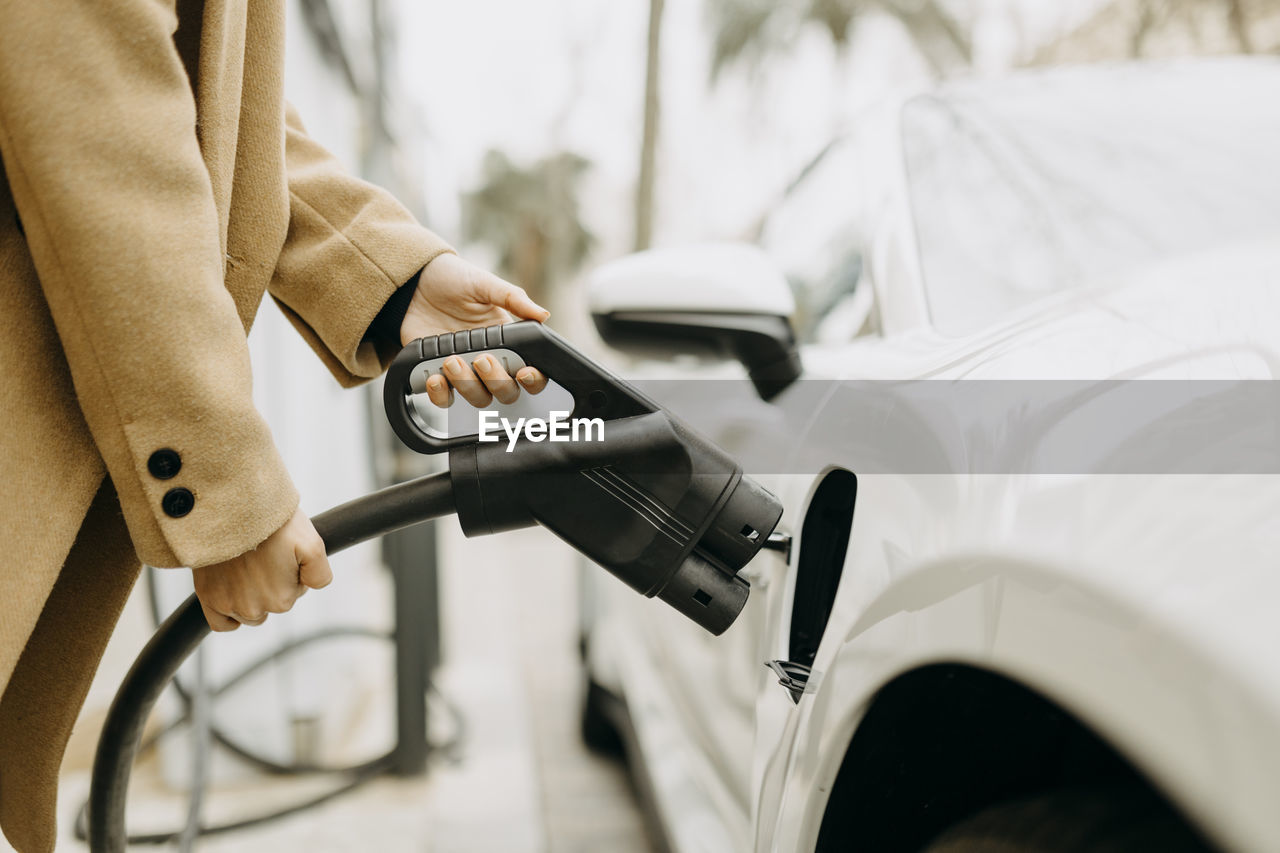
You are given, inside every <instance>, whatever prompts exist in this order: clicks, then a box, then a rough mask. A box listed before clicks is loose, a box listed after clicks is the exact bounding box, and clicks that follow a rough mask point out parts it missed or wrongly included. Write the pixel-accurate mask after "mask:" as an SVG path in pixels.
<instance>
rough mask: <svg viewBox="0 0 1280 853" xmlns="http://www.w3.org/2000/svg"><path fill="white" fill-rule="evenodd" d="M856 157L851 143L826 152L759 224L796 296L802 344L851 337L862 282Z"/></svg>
mask: <svg viewBox="0 0 1280 853" xmlns="http://www.w3.org/2000/svg"><path fill="white" fill-rule="evenodd" d="M858 167H859V164H858V161H857V152H856V151H855V150H854V146H853V144H852V142H851V141H850V140H848V139H844V138H838V139H835V140H833V141H832V142H831V143H829V144H828V145H827V146H826V147H825V148H823V149H822V150H821V151H820V152H819V153H818V154H817V155H816V156H815V157H814V158H813V159H812V160H811V161H810V162H809V163H808V164H806V165H805V166H804V167H803V168H802V169H801V170H799V172H798V173H797V175H796V176H795V178H793V180H792V182H791V184H790V186H788V187H787V188H786V190H785V191H784V193H783V194H782V197H781V199H780V201H779V202H778V203H777V204H776V205H775V206H774V207H773V208H772V209H771V211H770V212H769V215H768V217H767V218H766V219H765V220H764V222H762V223H761V227H760V244H761V245H762V246H763V247H764V248H765V250H766V251H768V252H769V254H770V256H771V257H773V258H775V259H776V260H777V261H778V263H779V264H780V266H781V268H782V271H783V273H784V274H785V275H786V277H787V281H788V282H789V283H790V285H791V290H792V292H793V293H794V295H795V299H796V314H795V318H794V319H795V326H796V334H797V336H798V337H799V338H800V340H801V341H802V342H804V343H812V342H815V341H817V340H819V339H820V338H822V337H827V338H829V337H831V336H842V337H852V336H853V335H854V334H856V333H857V332H858V331H860V330H864V329H865V328H867V327H869V326H870V324H868V323H859V324H858V325H859V328H858V329H852V328H849V329H846V328H845V327H846V326H849V325H851V324H850V323H843V324H842V323H841V318H842V317H843V316H844V314H845V313H847V312H846V311H845V309H846V308H847V306H849V305H850V304H851V303H852V302H853V294H854V292H855V291H856V290H857V289H858V284H859V282H860V281H861V280H862V266H863V260H862V250H861V245H860V243H859V241H858V240H857V238H856V231H857V229H856V221H857V215H858V211H857V210H856V203H857V199H858V198H859V194H858V192H857V190H858V184H859V180H858V176H857V169H858Z"/></svg>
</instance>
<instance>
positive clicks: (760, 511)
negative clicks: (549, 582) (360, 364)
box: [383, 321, 782, 634]
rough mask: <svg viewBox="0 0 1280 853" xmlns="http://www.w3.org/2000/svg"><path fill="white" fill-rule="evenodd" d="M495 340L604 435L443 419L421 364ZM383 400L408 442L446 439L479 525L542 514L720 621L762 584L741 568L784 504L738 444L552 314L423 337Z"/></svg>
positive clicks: (457, 485)
mask: <svg viewBox="0 0 1280 853" xmlns="http://www.w3.org/2000/svg"><path fill="white" fill-rule="evenodd" d="M485 350H490V351H502V352H508V353H514V354H515V355H516V356H518V357H519V358H521V359H523V361H524V362H525V363H526V364H532V365H536V366H537V367H538V369H539V370H541V371H542V372H543V373H545V374H546V375H547V376H548V377H550V378H551V379H552V380H554V381H555V382H557V383H558V384H559V385H560V386H561V387H563V388H564V389H565V390H566V391H568V392H569V393H570V394H571V395H572V396H573V400H574V406H573V410H572V411H571V412H570V413H569V417H570V418H571V419H574V418H588V419H592V418H598V419H599V420H600V421H601V422H602V429H600V430H599V432H598V435H595V436H592V437H591V440H585V438H584V439H583V440H571V441H562V442H552V441H541V442H534V441H530V440H529V439H528V438H521V439H518V440H517V441H516V443H515V445H514V446H509V445H507V444H506V443H505V442H494V443H483V442H480V441H479V440H478V438H477V436H475V435H468V436H444V435H440V434H438V433H435V432H433V431H432V430H431V429H430V428H429V427H428V426H427V425H426V424H425V422H424V420H423V419H422V418H421V417H420V416H419V415H418V413H417V410H416V405H417V403H416V399H415V398H416V397H418V396H420V395H419V394H418V393H417V392H418V390H419V388H418V387H417V385H418V383H415V382H413V376H414V369H415V368H416V367H418V366H419V365H421V364H423V363H424V362H429V361H432V360H434V359H439V358H442V357H447V356H449V355H468V356H474V355H475V354H476V353H478V352H480V351H485ZM383 402H384V404H385V407H386V411H387V418H388V420H389V421H390V423H391V425H392V428H393V429H395V431H396V434H397V435H398V436H399V437H400V439H401V440H402V441H403V442H404V443H405V444H406V445H408V446H409V447H411V448H413V449H414V450H418V451H420V452H423V453H439V452H446V451H447V452H448V454H449V472H450V477H451V478H452V481H453V494H454V501H455V504H456V511H457V514H458V521H459V522H460V523H461V525H462V530H463V532H464V533H465V534H466V535H467V536H480V535H485V534H489V533H500V532H502V531H506V530H514V529H517V528H521V527H531V526H533V525H535V524H538V525H541V526H543V527H545V528H547V529H548V530H550V531H551V532H553V533H555V534H556V535H557V536H559V537H560V538H561V539H563V540H564V541H565V542H567V543H568V544H570V545H571V546H573V547H574V548H575V549H577V550H578V551H580V552H581V553H583V554H585V555H586V556H587V557H589V558H590V559H591V560H592V561H594V562H595V563H597V564H598V565H600V566H602V567H603V568H605V569H607V570H608V571H610V572H611V573H613V574H614V575H616V576H617V577H619V578H620V579H621V580H622V581H623V582H625V583H626V584H627V585H628V586H630V587H631V588H632V589H635V590H636V591H637V592H640V593H642V594H644V595H646V596H656V597H658V598H660V599H662V600H663V601H665V602H667V603H668V604H670V605H671V606H672V607H674V608H676V609H677V610H679V611H680V612H681V613H683V614H684V615H686V616H688V617H689V618H690V619H693V620H694V621H695V622H697V623H698V624H699V625H701V626H702V627H704V628H706V629H707V630H708V631H710V632H711V633H713V634H720V633H723V632H724V630H725V629H726V628H728V627H729V625H731V624H732V623H733V620H734V619H735V618H737V615H738V613H739V612H740V611H741V610H742V607H743V605H745V604H746V601H747V595H748V593H749V592H750V587H749V585H748V584H747V582H746V581H745V580H743V579H742V578H739V577H738V576H737V572H738V570H739V569H741V568H742V567H743V566H745V565H746V564H747V563H748V562H749V561H750V560H751V558H752V557H754V556H755V555H756V552H758V551H759V550H760V548H761V546H762V545H764V543H765V541H766V540H767V539H768V538H769V534H771V533H772V532H773V529H774V527H775V526H776V525H777V523H778V519H779V518H780V517H781V515H782V506H781V505H780V504H779V503H778V501H777V500H776V499H775V498H774V497H773V496H772V495H771V494H769V493H768V492H767V491H765V490H764V489H763V488H761V487H760V486H759V485H757V484H756V483H755V482H754V481H752V480H751V479H749V478H747V477H744V476H743V474H742V469H741V467H739V465H738V463H737V462H736V461H734V459H733V458H732V457H731V456H729V455H728V454H727V453H725V452H724V451H723V450H721V449H720V448H719V447H717V446H716V445H715V444H713V443H712V442H711V441H709V440H707V439H706V438H704V437H703V436H702V435H700V434H699V433H697V432H696V431H695V430H694V429H693V428H691V427H689V426H688V425H687V424H685V423H683V422H682V421H680V420H678V419H676V418H674V417H673V416H671V415H670V414H669V413H668V412H667V411H666V410H664V409H663V408H662V407H661V406H659V405H658V404H657V403H655V402H654V401H653V400H651V399H649V397H647V396H646V395H644V394H643V393H641V392H640V391H639V390H638V389H637V388H635V387H634V386H633V385H631V384H630V383H628V382H626V381H625V380H623V379H620V378H619V377H617V376H614V375H613V374H612V373H610V372H609V371H607V370H606V369H605V368H603V367H602V366H600V365H599V364H597V363H596V362H594V361H592V360H591V359H589V358H587V357H586V356H584V355H583V354H582V353H580V352H578V351H577V350H576V349H574V348H573V347H572V346H571V345H570V344H569V343H568V342H567V341H565V340H564V339H563V338H561V337H560V336H559V335H557V334H556V333H555V332H553V331H551V330H550V329H548V328H547V327H546V326H543V325H542V324H540V323H534V322H531V321H525V322H520V323H512V324H509V325H505V326H490V327H489V328H486V329H472V330H469V331H464V332H457V333H453V334H448V335H440V336H438V337H435V338H423V339H421V340H417V341H414V342H412V343H411V344H409V345H408V346H407V347H405V349H404V350H403V351H402V352H401V353H400V355H399V356H397V357H396V359H395V360H394V361H393V362H392V365H391V367H390V369H389V370H388V371H387V378H386V384H385V385H384V389H383Z"/></svg>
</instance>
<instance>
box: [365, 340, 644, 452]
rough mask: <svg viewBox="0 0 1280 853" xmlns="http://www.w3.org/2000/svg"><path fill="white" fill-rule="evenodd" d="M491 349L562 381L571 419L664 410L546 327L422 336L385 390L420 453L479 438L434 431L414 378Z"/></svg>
mask: <svg viewBox="0 0 1280 853" xmlns="http://www.w3.org/2000/svg"><path fill="white" fill-rule="evenodd" d="M486 350H489V351H497V350H510V351H511V352H514V353H515V354H516V355H518V356H520V357H521V358H522V359H523V360H524V362H525V363H526V364H530V365H533V366H534V367H536V368H538V369H539V370H541V371H542V372H543V373H544V374H546V375H547V376H548V377H550V378H551V379H552V380H554V381H555V382H556V383H558V384H559V385H560V386H561V387H563V388H564V389H565V390H566V391H568V392H569V393H570V394H571V395H573V411H572V412H571V413H570V416H571V417H575V418H577V417H590V418H600V419H601V420H605V421H611V420H616V419H618V418H627V417H632V416H633V415H643V414H648V413H650V412H656V411H659V407H658V404H657V403H655V402H653V401H652V400H650V399H649V398H648V397H646V396H645V395H644V394H643V393H641V392H640V391H639V390H637V389H636V388H635V387H633V386H632V385H630V384H629V383H628V382H626V381H625V380H623V379H621V378H619V377H617V376H614V375H613V374H612V373H610V372H609V371H608V370H606V369H605V368H603V367H601V366H600V365H599V364H596V363H595V362H594V361H592V360H591V359H590V358H588V357H587V356H585V355H583V354H582V353H581V352H579V351H578V350H577V349H575V348H574V347H573V346H572V345H571V344H570V343H569V342H568V341H566V340H565V339H564V338H562V337H560V336H559V335H557V334H556V333H555V332H553V331H551V330H550V329H548V328H547V327H546V326H544V325H542V324H541V323H537V322H534V321H533V320H522V321H521V322H518V323H508V324H505V325H501V326H489V327H487V328H484V329H464V330H463V331H461V332H452V333H449V334H444V335H437V336H435V337H433V338H419V339H418V340H416V341H413V342H411V343H410V344H409V345H408V346H406V347H405V348H404V349H403V350H401V352H400V354H399V355H398V356H396V358H395V360H394V361H392V362H391V366H390V367H389V368H388V369H387V378H386V381H385V382H384V383H383V386H382V389H383V404H384V407H385V408H386V412H387V420H388V421H389V422H390V423H391V428H392V429H393V430H395V433H396V435H397V436H398V437H399V438H400V440H401V441H403V442H404V443H405V445H406V446H407V447H409V448H411V449H413V450H416V451H417V452H419V453H441V452H444V451H447V450H453V449H455V448H458V447H461V446H463V445H467V444H471V443H473V442H475V441H476V436H474V435H464V436H452V437H446V436H442V435H439V434H435V433H433V432H432V431H430V430H428V428H427V427H426V425H425V424H424V423H422V421H421V420H419V418H418V417H417V415H416V414H415V412H414V408H413V400H412V397H413V393H414V392H413V389H412V388H411V387H410V378H411V374H412V373H413V369H414V368H415V367H417V366H418V365H419V364H422V363H424V362H428V361H432V360H434V359H440V358H446V357H448V356H451V355H474V354H477V353H480V352H484V351H486Z"/></svg>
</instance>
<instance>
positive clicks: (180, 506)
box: [160, 488, 196, 518]
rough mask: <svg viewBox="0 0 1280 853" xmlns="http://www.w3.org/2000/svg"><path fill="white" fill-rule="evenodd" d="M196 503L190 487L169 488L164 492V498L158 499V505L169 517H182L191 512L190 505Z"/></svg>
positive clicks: (192, 505)
mask: <svg viewBox="0 0 1280 853" xmlns="http://www.w3.org/2000/svg"><path fill="white" fill-rule="evenodd" d="M195 505H196V496H195V495H193V494H191V490H190V489H183V488H177V489H170V490H169V491H167V492H165V493H164V499H163V500H162V501H160V506H161V507H163V508H164V512H165V515H168V516H170V517H171V518H182V517H183V516H184V515H186V514H187V513H189V512H191V509H192V507H194V506H195Z"/></svg>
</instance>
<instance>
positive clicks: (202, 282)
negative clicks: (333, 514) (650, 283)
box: [0, 0, 448, 853]
mask: <svg viewBox="0 0 1280 853" xmlns="http://www.w3.org/2000/svg"><path fill="white" fill-rule="evenodd" d="M283 28H284V0H176V7H175V0H40V2H29V0H0V158H3V175H2V176H0V691H2V692H0V825H3V829H4V832H5V835H6V836H7V837H8V838H9V840H10V842H12V843H13V844H14V846H16V847H17V849H18V850H20V851H22V853H43V851H48V850H51V849H52V847H53V843H54V836H55V825H54V823H55V822H54V810H55V796H56V788H57V777H58V765H59V762H60V760H61V757H62V754H63V751H64V749H65V747H66V743H67V739H68V737H69V735H70V731H71V727H72V724H73V723H74V721H75V718H76V714H77V712H78V710H79V708H80V706H81V704H82V702H83V700H84V696H85V693H86V691H87V689H88V686H89V683H90V680H91V678H92V676H93V673H94V670H95V668H96V667H97V664H98V660H99V658H100V656H101V654H102V651H103V648H104V646H105V645H106V641H107V638H108V636H109V635H110V633H111V630H112V628H113V626H114V624H115V622H116V619H117V618H118V615H119V612H120V609H121V607H122V606H123V604H124V601H125V598H126V597H127V595H128V592H129V589H130V587H131V586H132V584H133V582H134V580H135V577H136V575H137V572H138V568H139V564H140V561H145V562H147V563H150V564H152V565H156V566H201V565H206V564H210V563H215V562H219V561H221V560H224V559H226V558H229V557H232V556H234V555H237V554H239V553H242V552H244V551H246V550H248V549H250V548H252V547H254V546H255V545H256V544H257V543H259V542H260V541H261V540H263V539H265V538H266V537H267V536H268V535H269V534H270V533H272V532H273V531H275V530H276V529H277V528H279V527H280V526H281V525H282V524H283V523H284V521H285V520H287V519H288V518H289V517H290V516H291V515H292V513H293V512H294V510H295V509H296V507H297V504H298V496H297V493H296V492H295V490H294V488H293V486H292V484H291V482H290V479H289V475H288V473H287V472H286V471H285V468H284V465H283V464H282V462H281V460H280V456H279V454H278V453H277V451H276V448H275V446H274V444H273V443H272V438H271V435H270V433H269V432H268V429H267V427H266V425H265V424H264V422H263V420H262V418H261V417H260V416H259V414H258V413H257V411H255V409H254V407H253V403H252V400H251V396H250V375H249V357H248V350H247V347H246V342H245V335H246V333H247V330H248V328H249V326H250V323H251V322H252V320H253V317H254V314H255V312H256V311H257V310H258V305H259V303H260V302H261V300H262V297H263V294H264V292H270V294H271V295H272V296H273V297H274V298H275V299H276V301H277V302H278V303H279V304H280V305H281V307H282V308H283V310H284V312H285V313H286V315H287V316H288V317H289V319H290V320H291V321H292V323H293V325H294V326H296V327H297V329H298V331H299V332H300V333H301V334H302V335H303V336H304V337H305V338H306V340H307V341H308V342H309V343H310V344H311V346H312V347H313V348H314V349H315V351H316V352H317V353H318V354H319V356H320V358H321V359H322V360H323V361H324V363H325V364H326V365H327V366H328V367H329V369H330V370H331V371H332V372H333V373H334V374H335V376H336V377H337V378H338V380H339V381H340V382H342V383H343V384H344V385H350V384H354V383H356V382H359V381H361V380H362V379H366V378H370V377H373V376H375V375H377V374H378V373H379V372H381V370H382V367H383V364H382V363H381V361H380V358H379V354H378V352H377V350H379V349H381V350H383V351H386V350H387V349H388V348H387V347H375V345H374V344H373V343H372V342H369V341H366V340H364V337H365V333H366V331H367V330H368V329H369V326H370V323H371V322H372V320H373V318H374V317H375V316H376V315H377V313H378V311H379V309H380V308H381V307H382V306H383V304H384V303H385V302H386V301H387V299H388V298H389V297H390V296H391V294H392V293H394V291H395V290H396V289H397V287H399V286H400V285H402V284H403V283H405V282H407V281H408V280H410V279H411V278H412V277H413V275H414V274H415V273H416V272H417V271H418V270H419V269H421V268H422V267H423V266H424V265H426V264H427V263H428V262H429V261H430V260H431V259H432V258H434V257H435V256H436V255H438V254H440V253H441V252H445V251H448V247H447V246H445V244H444V243H442V242H441V241H440V240H439V239H438V238H437V237H435V236H434V235H433V234H431V233H430V232H429V231H427V230H425V229H424V228H422V227H421V226H419V225H418V224H417V223H416V222H415V221H414V219H413V218H412V217H411V216H410V214H409V213H408V212H407V211H406V210H404V208H402V207H401V206H400V205H399V204H397V203H396V202H395V201H394V200H393V199H392V198H391V197H390V196H388V195H387V194H385V193H384V192H382V191H380V190H378V189H376V188H374V187H372V186H370V185H368V184H366V183H364V182H362V181H359V180H357V179H354V178H352V177H350V176H348V175H346V174H344V173H343V171H342V170H341V168H340V167H339V166H338V164H337V163H336V162H335V161H334V159H333V158H332V157H331V156H330V155H329V154H327V153H326V152H325V151H324V150H323V149H321V148H320V147H319V146H318V145H316V144H315V143H314V142H313V141H311V140H310V139H309V138H308V137H307V135H306V133H305V131H304V130H303V128H302V126H301V124H300V123H299V121H298V119H297V117H296V116H294V115H293V114H292V112H291V111H290V110H289V109H288V108H287V107H286V104H285V102H284V100H283V94H282V92H283V80H282V72H283V55H284V31H283ZM391 343H392V344H393V346H391V347H390V349H391V350H394V348H395V347H394V343H397V342H391ZM175 495H176V497H175Z"/></svg>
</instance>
